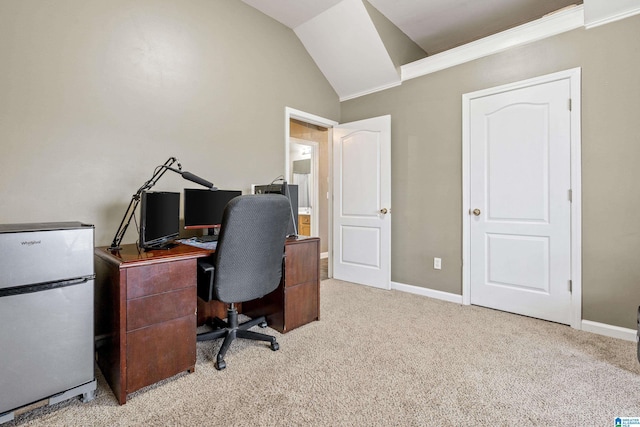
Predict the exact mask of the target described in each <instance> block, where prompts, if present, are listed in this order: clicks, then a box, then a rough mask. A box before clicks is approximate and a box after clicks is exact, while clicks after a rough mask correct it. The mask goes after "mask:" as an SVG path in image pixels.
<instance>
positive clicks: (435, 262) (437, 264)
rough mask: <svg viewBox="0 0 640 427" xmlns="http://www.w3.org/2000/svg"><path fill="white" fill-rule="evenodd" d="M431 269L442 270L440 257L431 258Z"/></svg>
mask: <svg viewBox="0 0 640 427" xmlns="http://www.w3.org/2000/svg"><path fill="white" fill-rule="evenodd" d="M433 269H434V270H442V259H441V258H434V259H433Z"/></svg>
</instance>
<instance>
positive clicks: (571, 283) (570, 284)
mask: <svg viewBox="0 0 640 427" xmlns="http://www.w3.org/2000/svg"><path fill="white" fill-rule="evenodd" d="M569 293H573V280H569Z"/></svg>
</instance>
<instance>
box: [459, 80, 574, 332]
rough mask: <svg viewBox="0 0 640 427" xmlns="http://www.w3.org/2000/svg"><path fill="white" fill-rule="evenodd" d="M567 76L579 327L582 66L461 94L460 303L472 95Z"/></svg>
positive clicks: (465, 289) (466, 255)
mask: <svg viewBox="0 0 640 427" xmlns="http://www.w3.org/2000/svg"><path fill="white" fill-rule="evenodd" d="M564 79H569V81H570V86H571V189H572V203H571V280H572V294H571V327H572V328H575V329H581V327H582V197H581V196H582V181H581V177H582V171H581V144H582V138H581V132H580V130H581V114H582V113H581V108H580V107H581V93H580V87H581V69H580V68H573V69H570V70H565V71H560V72H557V73H553V74H548V75H545V76H540V77H535V78H532V79H528V80H523V81H520V82H516V83H510V84H506V85H502V86H497V87H494V88H489V89H484V90H480V91H476V92H471V93H466V94H464V95H462V303H463V304H465V305H469V304H471V296H470V289H471V269H470V266H471V263H470V259H471V248H470V226H471V223H470V220H471V217H470V215H469V209H470V207H471V206H470V182H469V176H470V159H469V156H470V142H471V137H470V129H469V123H470V111H469V105H470V103H471V101H472V100H473V99H476V98H482V97H485V96H489V95H495V94H497V93H501V92H507V91H511V90H515V89H521V88H524V87H528V86H533V85H538V84H543V83H549V82H552V81H557V80H564Z"/></svg>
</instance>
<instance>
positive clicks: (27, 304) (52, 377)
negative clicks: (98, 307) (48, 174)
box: [0, 222, 96, 423]
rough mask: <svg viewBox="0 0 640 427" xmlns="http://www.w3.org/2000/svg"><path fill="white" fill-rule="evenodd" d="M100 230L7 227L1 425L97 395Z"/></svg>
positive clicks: (3, 231)
mask: <svg viewBox="0 0 640 427" xmlns="http://www.w3.org/2000/svg"><path fill="white" fill-rule="evenodd" d="M93 247H94V227H93V226H92V225H85V224H82V223H79V222H62V223H38V224H5V225H0V423H2V422H6V421H9V420H12V419H13V418H14V417H15V416H16V415H17V414H20V413H21V412H23V411H26V410H29V409H32V408H35V407H38V406H43V405H47V404H54V403H58V402H60V401H63V400H66V399H69V398H72V397H75V396H81V398H82V399H83V400H85V401H88V400H91V399H93V397H94V394H95V390H96V380H95V375H94V330H93V328H94V326H93V322H94V320H93V319H94V317H93V281H94V277H95V274H94V266H93Z"/></svg>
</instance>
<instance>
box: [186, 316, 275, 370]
mask: <svg viewBox="0 0 640 427" xmlns="http://www.w3.org/2000/svg"><path fill="white" fill-rule="evenodd" d="M256 325H259V326H260V327H261V328H266V327H267V322H266V320H265V318H264V316H261V317H256V318H255V319H251V320H248V321H246V322H244V323H241V324H238V310H236V307H235V305H234V304H231V305H230V306H229V309H228V310H227V321H226V322H225V321H224V320H221V319H219V318H217V317H216V318H215V319H213V326H216V327H218V329H214V330H213V331H210V332H203V333H200V334H198V335H197V340H198V341H210V340H215V339H218V338H222V337H224V342H223V343H222V346H221V347H220V351H218V356H217V358H216V369H217V370H219V371H220V370H222V369H224V368H226V366H227V364H226V362H225V361H224V356H225V355H226V354H227V350H229V346H231V343H232V342H233V340H235V339H236V338H244V339H250V340H255V341H266V342H269V343H271V345H270V347H271V350H273V351H276V350H278V349H279V348H280V345H279V344H278V343H277V342H276V337H273V336H271V335H266V334H261V333H259V332H254V331H249V330H248V329H250V328H252V327H254V326H256Z"/></svg>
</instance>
